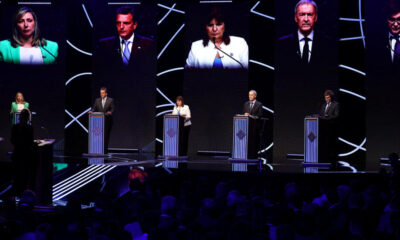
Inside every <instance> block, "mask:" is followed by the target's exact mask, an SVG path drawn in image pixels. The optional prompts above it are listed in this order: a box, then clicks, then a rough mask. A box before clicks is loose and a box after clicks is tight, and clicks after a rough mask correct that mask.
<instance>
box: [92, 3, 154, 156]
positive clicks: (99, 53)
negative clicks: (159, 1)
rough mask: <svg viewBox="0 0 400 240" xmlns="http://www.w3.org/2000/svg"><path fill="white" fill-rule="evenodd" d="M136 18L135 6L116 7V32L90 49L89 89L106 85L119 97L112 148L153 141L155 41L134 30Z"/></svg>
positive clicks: (140, 145) (139, 145) (136, 23)
mask: <svg viewBox="0 0 400 240" xmlns="http://www.w3.org/2000/svg"><path fill="white" fill-rule="evenodd" d="M138 19H139V18H138V12H137V11H136V8H134V7H132V6H122V7H120V8H119V9H118V10H117V12H116V15H115V33H116V34H115V35H114V36H110V37H106V38H103V39H101V40H100V41H99V43H98V45H97V47H96V49H95V52H94V64H95V66H94V81H93V83H94V86H93V89H97V88H99V87H101V86H108V87H109V88H112V89H113V95H114V96H118V99H119V104H118V109H119V110H118V112H117V113H116V114H115V115H114V118H115V119H118V123H119V124H118V125H116V126H114V129H113V134H115V135H117V136H118V138H113V139H112V140H111V145H112V146H114V147H124V148H142V147H143V146H145V145H147V144H149V143H150V142H151V141H153V140H154V122H153V121H154V115H155V97H154V92H155V91H154V89H155V88H156V85H155V75H156V64H155V62H156V54H155V46H154V45H155V44H154V42H153V40H151V39H150V38H147V37H144V36H141V35H139V34H138V33H137V29H138V26H139V24H140V22H138ZM127 133H134V134H135V137H132V136H133V135H132V134H127Z"/></svg>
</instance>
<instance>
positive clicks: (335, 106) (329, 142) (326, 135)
mask: <svg viewBox="0 0 400 240" xmlns="http://www.w3.org/2000/svg"><path fill="white" fill-rule="evenodd" d="M334 96H335V94H334V92H333V91H332V90H326V91H325V92H324V99H325V101H324V103H323V104H322V105H321V108H320V112H319V117H320V118H321V121H324V122H321V126H322V125H324V127H323V128H321V130H320V131H321V132H320V133H321V139H320V141H325V142H326V144H325V145H326V146H328V147H327V148H326V149H320V151H326V155H325V156H326V157H327V158H328V159H326V160H328V161H329V162H330V163H331V164H332V168H333V169H335V168H336V167H337V155H338V143H337V139H338V137H339V136H338V128H337V125H338V118H339V114H340V108H339V103H338V102H336V101H334V100H333V98H334ZM322 161H323V160H322Z"/></svg>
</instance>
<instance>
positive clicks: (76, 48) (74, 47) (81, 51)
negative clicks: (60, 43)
mask: <svg viewBox="0 0 400 240" xmlns="http://www.w3.org/2000/svg"><path fill="white" fill-rule="evenodd" d="M67 43H68V45H70V46H71V47H72V48H73V49H75V50H76V51H78V52H80V53H83V54H85V55H88V56H92V54H91V53H90V52H86V51H83V50H81V49H79V48H78V47H76V46H75V45H74V44H72V43H71V42H70V41H68V40H67Z"/></svg>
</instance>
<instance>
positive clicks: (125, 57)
mask: <svg viewBox="0 0 400 240" xmlns="http://www.w3.org/2000/svg"><path fill="white" fill-rule="evenodd" d="M124 43H125V48H124V54H123V56H122V60H123V62H124V65H128V64H129V59H130V57H131V51H129V43H130V41H127V40H124Z"/></svg>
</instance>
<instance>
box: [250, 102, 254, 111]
mask: <svg viewBox="0 0 400 240" xmlns="http://www.w3.org/2000/svg"><path fill="white" fill-rule="evenodd" d="M253 105H254V102H250V110H252V109H253Z"/></svg>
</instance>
